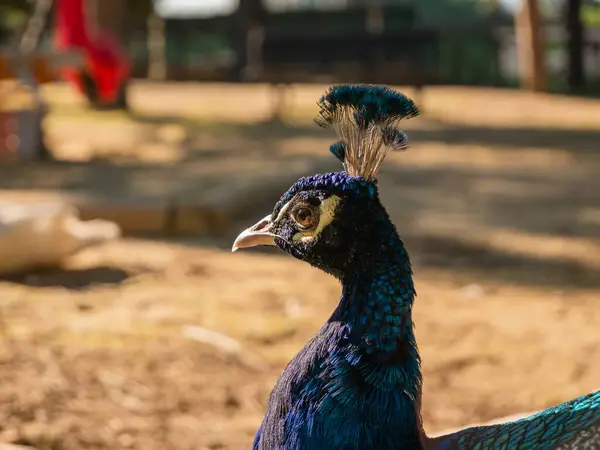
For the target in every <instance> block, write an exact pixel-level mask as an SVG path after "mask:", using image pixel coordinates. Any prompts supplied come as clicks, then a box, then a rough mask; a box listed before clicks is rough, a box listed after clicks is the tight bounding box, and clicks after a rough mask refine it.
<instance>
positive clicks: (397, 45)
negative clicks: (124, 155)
mask: <svg viewBox="0 0 600 450" xmlns="http://www.w3.org/2000/svg"><path fill="white" fill-rule="evenodd" d="M402 11H403V9H401V8H398V11H395V12H393V11H392V12H389V11H385V14H384V17H385V23H384V26H383V31H381V32H379V33H373V32H369V31H368V30H367V29H366V27H365V23H366V22H368V18H367V16H366V15H367V13H366V12H365V11H364V10H360V9H358V10H356V9H355V10H352V9H351V10H344V11H335V12H322V11H318V12H315V11H293V12H285V13H272V14H270V15H269V16H268V19H267V21H266V23H265V25H264V26H263V27H262V29H261V30H260V32H259V33H258V34H259V36H258V37H257V39H256V40H258V41H260V42H259V44H258V45H257V47H258V55H257V56H256V57H255V60H257V64H256V66H257V67H256V70H255V73H254V74H250V75H249V74H244V73H242V72H243V70H244V67H245V66H246V65H245V63H247V62H248V61H247V55H246V54H245V53H246V52H247V50H248V49H247V46H248V42H246V41H245V40H244V39H245V38H246V36H242V33H241V32H240V30H239V21H238V20H237V19H236V17H235V15H231V16H219V17H211V18H202V19H197V18H195V19H167V20H166V21H165V40H166V49H165V53H166V65H167V67H166V72H167V79H169V80H179V81H185V80H194V81H240V80H244V81H253V80H254V81H269V82H277V81H280V82H310V81H321V82H331V81H340V80H341V81H356V82H359V81H364V82H373V83H390V84H403V83H412V84H453V85H484V86H513V85H515V84H516V82H517V76H518V68H517V51H516V43H515V33H514V27H513V25H512V22H510V21H508V22H507V21H506V20H503V21H502V20H501V21H498V20H492V19H490V20H478V21H476V22H474V23H471V24H470V25H465V24H461V25H460V26H459V25H456V24H453V23H447V24H439V25H429V26H424V25H420V24H418V23H416V20H415V19H414V17H413V16H414V15H411V13H410V11H408V12H407V11H406V10H404V13H402ZM250 34H251V33H250ZM545 34H546V37H547V61H548V66H549V75H550V77H551V80H554V85H556V86H555V87H557V88H559V89H560V88H561V87H562V86H561V84H562V83H564V80H565V79H566V72H567V48H566V34H565V32H564V27H563V25H562V24H556V23H550V24H547V26H546V29H545ZM145 38H146V35H145V31H144V30H138V32H136V33H134V34H133V35H132V39H131V42H130V51H131V54H132V56H133V57H134V61H135V67H134V75H135V76H136V77H140V78H144V77H146V75H147V67H148V56H147V55H148V54H147V50H146V46H145ZM584 54H585V57H584V58H585V61H586V64H585V66H586V72H587V76H588V80H589V81H590V85H594V82H597V81H598V80H600V29H595V28H593V29H589V28H588V29H587V30H586V38H585V50H584Z"/></svg>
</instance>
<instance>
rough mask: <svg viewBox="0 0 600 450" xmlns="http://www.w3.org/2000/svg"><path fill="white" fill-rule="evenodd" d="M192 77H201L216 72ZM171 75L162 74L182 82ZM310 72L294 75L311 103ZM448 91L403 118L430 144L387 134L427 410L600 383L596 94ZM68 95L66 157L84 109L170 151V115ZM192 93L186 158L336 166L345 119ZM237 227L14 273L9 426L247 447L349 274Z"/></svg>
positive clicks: (17, 434)
mask: <svg viewBox="0 0 600 450" xmlns="http://www.w3.org/2000/svg"><path fill="white" fill-rule="evenodd" d="M184 88H185V90H186V92H195V94H194V95H196V96H197V98H198V99H202V98H206V97H208V98H210V95H209V94H211V93H212V92H213V90H209V91H202V89H199V88H197V90H193V89H192V88H191V87H189V86H185V87H184ZM144 89H146V91H144ZM150 89H151V88H149V87H148V86H144V85H139V86H137V87H135V89H134V94H135V97H134V99H135V100H136V102H137V103H136V102H134V105H139V107H140V108H142V106H143V105H144V104H146V102H143V101H142V99H144V98H147V104H148V105H154V106H151V107H150V106H148V109H152V108H158V105H159V104H160V102H159V101H158V100H156V98H154V97H152V95H151V93H150ZM162 89H163V90H161V91H160V92H157V96H160V95H163V96H166V95H167V94H165V92H168V89H167V87H164V88H162ZM173 89H175V90H177V89H183V88H180V87H177V88H173ZM312 89H313V88H310V89H309V88H306V92H308V93H312ZM57 90H58V91H60V88H57ZM222 92H227V91H222ZM253 92H254V91H253ZM303 92H304V91H301V92H300V93H298V91H296V92H295V97H294V98H295V99H296V101H297V102H298V103H299V104H300V106H302V104H303V103H302V102H303V101H304V100H303V99H304V93H303ZM426 92H427V91H426ZM434 93H435V91H431V92H429V93H427V94H426V95H427V98H426V100H427V104H428V105H429V106H428V112H429V114H428V116H426V117H425V118H423V119H418V120H419V121H415V123H411V124H409V125H408V126H407V128H408V129H409V131H410V136H411V137H412V139H413V142H414V146H413V148H411V150H410V151H409V152H407V153H406V154H400V155H391V156H390V158H389V161H388V162H387V164H386V167H385V169H384V170H383V172H382V174H381V190H382V195H383V201H384V203H385V204H386V206H388V209H389V210H390V213H391V215H392V217H393V219H394V221H395V223H396V224H397V226H398V229H399V231H400V232H401V234H402V235H403V236H404V237H405V240H406V242H407V246H408V248H409V251H410V252H411V254H412V256H413V260H414V265H415V272H416V283H417V288H418V292H419V296H418V299H417V304H416V308H415V322H416V333H417V338H418V341H419V345H420V350H421V352H422V356H423V370H424V377H425V385H424V399H423V401H424V404H423V416H424V420H425V426H426V429H427V430H428V431H430V432H434V431H436V430H441V429H444V428H448V427H456V426H462V425H466V424H468V423H471V422H479V421H485V420H490V419H493V418H496V417H498V416H503V415H509V414H514V413H518V412H523V411H530V410H536V409H539V408H543V407H547V406H550V405H553V404H555V403H558V402H562V401H565V400H568V399H570V398H572V397H575V396H577V395H581V394H584V393H586V392H588V391H592V390H594V389H598V388H600V381H599V380H600V332H599V331H598V330H599V329H600V327H599V324H600V308H599V307H598V302H599V301H600V239H599V236H600V185H599V183H600V182H599V181H598V180H600V154H598V150H597V143H598V142H600V131H598V130H597V129H596V130H594V129H593V128H591V126H590V124H589V123H584V122H585V120H588V119H589V117H590V115H592V116H593V115H594V114H600V103H599V102H591V101H587V100H576V99H564V98H562V99H556V100H555V102H558V103H560V102H566V103H565V105H567V106H566V107H568V108H572V110H573V111H579V110H580V109H578V108H583V109H585V110H586V114H584V116H585V120H583V119H582V122H581V124H579V125H577V124H574V122H573V119H572V117H571V118H570V119H569V123H568V124H566V125H565V124H562V126H558V125H557V124H558V123H559V120H558V118H557V117H555V116H554V115H552V114H553V113H552V112H548V105H549V104H552V102H551V101H550V100H548V98H546V97H544V98H542V99H536V98H534V99H531V98H530V97H529V96H526V95H523V94H519V93H510V92H507V91H500V92H498V91H489V90H487V91H481V90H465V89H457V90H455V91H454V94H452V91H451V89H449V88H444V90H440V91H439V92H438V93H439V95H440V97H439V98H441V99H442V100H439V101H438V100H436V97H435V96H434V95H433V94H434ZM203 94H206V97H203ZM52 95H57V94H56V92H55V93H53V94H52ZM190 95H191V94H190ZM211 95H212V94H211ZM239 95H240V94H239V92H237V91H235V96H236V98H234V99H232V98H228V100H227V101H226V102H224V103H225V104H227V105H231V104H235V100H236V99H237V97H238V96H239ZM252 95H255V93H254V94H252ZM256 95H258V94H256ZM511 95H512V97H511ZM306 96H308V94H306ZM170 98H182V97H181V95H179V96H177V95H174V94H172V95H171V97H170ZM261 98H262V97H261ZM298 99H300V100H298ZM486 99H487V100H488V103H489V102H490V101H491V100H494V99H496V100H497V101H498V104H499V105H500V106H499V107H498V108H497V111H495V110H494V108H484V107H483V106H484V105H486ZM490 99H491V100H490ZM188 100H189V99H188ZM459 100H460V101H462V102H463V103H464V104H468V105H470V106H469V111H470V113H469V114H470V118H468V119H466V118H464V117H462V116H460V117H461V118H460V119H457V120H453V119H452V117H458V116H457V115H455V116H453V111H456V110H458V109H460V108H459V107H458V106H456V105H458V104H460V101H459ZM53 101H54V103H55V104H58V106H57V107H56V108H57V109H56V111H57V112H55V113H54V115H53V116H52V121H51V122H50V134H51V135H52V136H53V139H54V141H53V142H54V145H56V146H57V148H56V149H57V152H58V153H59V154H60V152H63V153H62V155H64V157H66V155H67V154H68V153H69V152H71V153H72V152H75V150H73V148H74V147H72V146H71V147H69V146H68V145H67V144H69V143H70V142H68V141H69V133H68V132H67V131H68V129H69V124H73V123H75V121H76V123H77V126H76V127H73V134H74V135H76V137H75V138H71V143H74V144H76V143H78V142H79V143H80V144H81V145H85V146H87V147H86V148H87V149H88V151H89V152H90V153H91V154H93V153H94V152H95V151H96V150H98V149H100V150H98V151H99V152H101V150H102V149H108V148H110V145H109V144H110V141H109V140H108V137H107V136H108V133H107V132H106V129H110V127H116V129H118V127H130V129H132V130H138V132H139V134H138V135H137V136H140V137H139V138H135V136H134V137H133V138H132V134H131V133H118V132H116V131H114V130H113V131H112V132H111V135H112V136H114V139H115V147H118V148H119V149H120V150H119V152H118V155H120V159H118V158H117V157H116V156H114V155H109V156H107V155H106V152H104V154H103V158H105V159H107V160H109V161H113V159H114V160H116V159H118V162H114V163H115V164H121V165H123V167H124V168H127V167H128V166H127V164H128V161H130V160H133V159H135V160H136V161H138V163H139V161H142V162H143V164H146V165H153V164H165V163H164V160H161V162H156V161H152V160H150V159H148V160H144V156H143V154H142V153H139V146H138V145H137V144H140V143H143V142H150V144H152V143H156V142H157V138H156V137H154V135H152V136H151V137H148V134H147V133H145V131H143V129H142V127H148V126H150V127H151V128H152V127H154V128H156V124H155V123H153V122H150V121H149V120H147V121H145V122H144V121H139V120H138V121H131V120H130V119H123V118H121V117H112V116H110V115H108V116H106V117H105V118H103V119H102V120H104V122H102V121H100V120H99V119H98V116H94V118H93V120H90V119H89V118H86V117H87V116H86V115H85V113H81V112H76V113H75V112H73V111H76V109H77V105H75V106H73V105H71V106H69V105H68V103H69V101H70V100H69V101H65V102H64V103H63V104H59V103H60V102H57V101H56V100H53ZM198 101H199V102H200V100H198ZM205 101H206V102H208V101H209V100H205ZM213 101H214V100H213ZM311 101H314V98H313V99H312V100H311ZM444 102H445V103H446V104H448V105H449V106H448V109H447V110H446V109H444V107H443V104H444ZM578 102H579V103H578ZM188 103H190V104H192V103H193V101H192V100H189V102H188ZM188 103H185V102H184V106H185V108H188V110H186V111H181V110H178V109H177V105H175V106H172V111H169V112H168V114H171V115H173V117H174V118H173V117H171V118H170V119H167V118H162V119H161V126H163V127H164V126H169V127H171V128H170V129H176V130H179V131H177V132H176V133H175V134H177V133H181V132H183V133H184V135H185V138H184V139H183V138H182V139H172V140H171V141H169V139H166V141H169V142H168V143H167V144H165V142H164V141H165V139H163V140H162V141H161V143H162V144H161V145H167V147H165V148H166V150H164V152H165V153H164V154H166V155H167V156H168V158H170V161H172V162H171V164H172V166H171V168H172V170H176V169H177V167H179V166H178V164H181V165H182V166H181V167H182V170H184V169H183V167H184V166H186V165H187V164H200V163H201V161H205V162H206V161H208V162H209V163H210V164H214V165H215V166H216V165H218V164H221V165H225V166H223V167H226V164H227V161H229V160H233V161H239V158H242V157H243V155H244V153H243V152H247V153H246V154H247V155H250V156H248V157H249V158H251V160H252V161H255V162H256V161H260V159H261V158H263V159H265V158H272V159H275V158H279V159H281V161H282V170H284V169H283V167H285V163H286V162H289V161H292V162H295V161H304V160H310V161H312V162H314V163H315V164H317V166H318V167H320V168H322V169H323V170H329V169H335V167H336V166H335V161H332V160H331V159H332V158H330V157H329V155H328V154H327V150H326V148H327V147H326V144H327V143H328V142H329V141H330V140H331V136H329V135H323V134H322V132H320V131H319V130H317V129H313V127H310V126H309V124H308V118H307V116H306V117H305V116H303V115H302V114H299V116H298V117H295V118H294V119H293V121H291V122H289V123H285V124H280V125H272V124H270V125H267V124H260V123H243V122H242V121H238V120H230V121H227V122H226V123H223V122H221V123H219V124H218V126H216V125H214V124H213V123H208V124H207V123H205V122H202V121H201V120H199V119H194V121H192V119H190V114H191V113H190V111H192V112H193V111H196V110H194V109H193V107H192V106H190V104H188ZM263 103H265V104H266V102H264V101H263ZM65 104H67V106H64V105H65ZM200 105H202V103H200ZM477 105H479V106H477ZM502 105H504V106H502ZM509 105H512V106H511V107H512V108H514V110H515V111H518V113H515V114H516V115H517V116H519V117H520V120H519V121H517V122H518V123H517V122H511V120H512V119H511V115H510V114H508V113H507V112H506V111H507V110H506V108H508V107H509ZM565 105H563V106H565ZM577 105H579V106H577ZM300 106H299V109H300V110H302V108H301V107H300ZM61 108H63V109H62V110H61ZM65 108H66V109H68V111H69V112H68V113H65ZM69 108H71V109H69ZM202 108H206V105H205V104H204V106H198V111H200V110H201V109H202ZM221 108H224V107H223V106H221ZM453 108H454V109H453ZM473 108H480V110H481V114H479V115H476V114H473V112H472V111H473ZM527 108H529V111H544V113H543V114H542V118H543V120H542V119H540V118H539V117H540V116H539V115H536V114H534V113H531V114H529V117H532V119H531V120H529V121H528V120H527V117H526V116H527V115H526V114H523V113H522V111H524V110H525V109H527ZM569 110H570V109H569ZM444 111H446V113H444V114H443V112H444ZM448 111H449V112H448ZM438 112H439V113H438ZM146 113H148V112H146ZM148 114H149V113H148ZM223 114H224V113H223ZM494 114H497V121H494ZM556 114H558V113H556ZM560 114H562V116H563V117H564V116H565V115H566V113H565V112H564V110H563V111H562V113H560ZM574 114H575V112H574ZM178 115H179V116H185V115H187V118H186V119H185V121H183V119H181V118H178ZM199 115H201V114H200V113H199ZM74 116H77V117H76V118H74ZM176 116H177V117H176ZM217 116H218V114H217ZM598 117H600V116H598ZM223 120H224V119H223ZM589 120H591V119H589ZM250 122H252V121H250ZM596 123H600V122H598V121H597V122H596ZM149 124H150V125H149ZM102 127H105V128H104V130H105V131H104V133H101V131H102V129H103V128H102ZM86 130H87V131H86ZM98 130H100V131H98ZM182 130H183V131H182ZM99 132H100V133H101V134H100V135H99V134H98V133H99ZM52 133H53V134H52ZM127 139H129V141H127V142H125V143H123V142H124V140H127ZM135 139H139V140H138V141H136V140H135ZM65 142H66V143H67V144H65ZM98 142H100V143H101V144H98ZM107 142H108V143H107ZM119 142H121V143H119ZM174 142H175V143H174ZM61 143H62V144H64V146H63V147H61V148H58V147H60V145H61ZM136 143H137V144H136ZM74 144H73V145H74ZM169 145H170V146H171V147H169ZM241 146H243V147H241ZM170 148H173V149H175V150H176V151H173V152H171V151H170V150H169V149H170ZM127 152H129V153H127ZM136 152H137V153H136ZM182 152H183V153H182ZM182 154H184V155H185V157H182V156H181V155H182ZM169 155H170V156H169ZM173 155H175V156H173ZM177 155H179V156H177ZM111 158H113V159H111ZM165 158H167V157H165ZM178 158H179V159H178ZM321 158H322V160H321ZM236 164H237V163H236ZM253 164H254V163H253ZM256 164H258V163H256ZM235 167H236V168H237V167H238V166H237V165H236V166H235ZM252 167H255V166H252ZM257 167H258V166H257ZM21 188H22V186H21ZM107 188H108V187H107ZM248 201H249V202H251V203H252V202H254V203H252V204H256V205H257V206H256V211H252V209H250V212H249V213H248V218H247V220H243V221H242V222H241V223H240V224H239V228H240V229H241V228H242V227H243V226H245V225H247V224H249V223H251V222H252V220H254V219H255V218H259V217H262V216H264V214H266V212H268V211H265V210H264V207H263V206H262V204H263V203H264V199H248ZM258 205H261V206H260V207H259V206H258ZM234 234H235V233H234V230H230V231H229V232H228V233H227V235H226V236H225V237H223V238H222V239H218V240H217V239H209V238H206V239H197V240H190V241H178V242H175V241H168V240H162V241H161V240H156V239H154V240H148V239H132V238H131V239H130V238H128V239H124V240H122V241H120V242H115V243H112V244H110V245H107V246H105V247H102V248H98V249H94V250H90V251H87V252H85V253H82V254H80V255H79V256H78V257H76V258H75V259H73V260H72V261H70V262H69V263H68V265H67V266H66V267H65V268H64V269H61V270H56V271H52V272H48V273H38V274H29V275H27V276H23V277H19V278H15V279H12V280H5V281H2V282H0V333H1V336H2V338H1V340H0V367H1V369H0V442H13V443H21V444H29V445H34V446H36V447H37V448H39V449H52V450H59V449H60V450H76V449H77V450H79V449H103V450H104V449H121V448H122V449H144V450H153V449H157V450H158V449H190V450H191V449H194V450H195V449H202V450H204V449H214V450H216V449H243V448H249V446H250V443H251V439H252V437H253V435H254V432H255V429H256V427H257V425H258V423H259V421H260V419H261V417H262V413H263V411H264V407H265V402H266V398H267V395H268V393H269V391H270V388H271V387H272V385H273V383H274V381H275V380H276V378H277V376H278V374H279V372H280V371H281V369H282V368H283V366H284V365H285V363H286V362H287V361H288V360H289V359H290V358H291V357H292V356H293V355H294V354H295V353H296V352H297V351H298V350H299V349H300V348H301V346H302V345H303V343H304V342H305V341H306V340H307V339H308V338H310V337H311V336H312V335H313V334H314V333H315V332H316V330H317V329H318V328H319V326H320V325H321V323H322V322H323V321H324V320H325V319H326V318H327V316H328V314H329V313H330V311H331V310H332V309H333V307H334V306H335V303H336V300H337V298H338V295H339V286H338V285H337V282H336V281H335V280H333V279H331V278H329V277H328V276H326V275H324V274H322V273H319V272H317V271H316V270H314V269H312V268H311V267H308V266H307V265H305V264H303V263H301V262H298V261H295V260H293V259H292V258H291V257H288V256H286V255H282V254H280V253H278V252H276V251H248V252H246V253H243V252H238V253H235V254H231V253H229V251H228V248H229V246H230V244H231V239H232V238H233V237H234ZM193 326H200V327H203V328H204V329H207V330H212V331H215V332H218V333H221V334H222V335H224V336H226V337H228V338H231V339H234V340H235V341H236V342H237V343H238V344H239V346H240V348H241V350H240V348H236V347H235V346H233V347H232V346H231V345H230V346H227V345H226V344H228V343H229V341H228V340H227V339H226V338H223V337H220V338H217V343H218V344H217V345H215V344H214V343H207V342H198V341H196V340H194V339H193V331H194V329H193V328H190V327H193ZM210 336H212V335H210ZM213 337H214V336H213Z"/></svg>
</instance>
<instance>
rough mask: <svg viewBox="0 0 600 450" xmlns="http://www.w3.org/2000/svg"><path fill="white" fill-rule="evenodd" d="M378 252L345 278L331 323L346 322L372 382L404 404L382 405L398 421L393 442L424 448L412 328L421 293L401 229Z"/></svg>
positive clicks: (387, 239) (418, 366) (381, 243)
mask: <svg viewBox="0 0 600 450" xmlns="http://www.w3.org/2000/svg"><path fill="white" fill-rule="evenodd" d="M374 248H375V249H376V250H375V251H372V252H371V253H370V254H369V256H367V257H366V258H364V259H363V260H362V263H361V264H357V265H356V270H355V271H354V273H347V274H345V276H344V277H343V278H342V285H343V290H342V296H341V300H340V303H339V305H338V308H337V309H336V311H335V312H334V314H333V316H332V318H331V320H334V321H341V322H344V323H345V326H346V329H347V330H348V341H349V344H350V345H351V347H353V348H356V349H357V350H358V352H357V353H358V354H359V355H360V356H359V357H358V358H357V359H359V360H360V363H359V364H360V365H361V369H360V370H361V371H362V372H364V373H369V377H368V378H369V383H373V386H374V387H375V389H377V390H378V391H379V392H381V393H385V394H384V396H385V398H387V399H389V398H396V399H398V400H397V402H389V403H388V404H387V406H386V407H383V406H382V404H378V405H379V406H377V408H384V409H385V411H384V412H385V414H387V415H389V416H390V417H392V416H393V417H395V418H396V419H397V421H396V422H394V423H393V424H390V427H391V428H393V429H394V431H395V433H396V434H395V437H393V438H392V437H390V439H394V442H395V443H401V444H402V446H401V447H400V448H406V449H413V448H421V447H422V443H423V442H424V441H423V439H424V432H423V427H422V422H421V417H420V404H421V386H422V377H421V370H420V358H419V353H418V349H417V345H416V341H415V336H414V332H413V323H412V304H413V300H414V297H415V295H416V292H415V288H414V284H413V278H412V271H411V267H410V260H409V257H408V254H407V252H406V249H405V248H404V245H403V244H402V241H401V240H400V238H399V237H398V236H397V234H396V232H395V230H393V233H392V234H391V236H389V235H388V236H386V237H385V238H384V239H383V240H382V241H381V242H380V244H379V245H377V246H376V247H374ZM392 393H395V395H397V397H394V396H392V397H390V395H392ZM392 405H393V406H392Z"/></svg>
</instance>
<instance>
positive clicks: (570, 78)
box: [565, 0, 585, 92]
mask: <svg viewBox="0 0 600 450" xmlns="http://www.w3.org/2000/svg"><path fill="white" fill-rule="evenodd" d="M581 4H582V1H581V0H567V2H566V11H565V13H566V14H565V16H566V29H567V42H568V43H567V48H568V54H569V67H568V75H567V82H568V85H569V90H570V91H571V92H573V91H577V90H580V89H582V88H584V87H585V67H584V59H583V58H584V43H585V42H584V40H585V39H584V28H583V23H582V21H581V15H580V13H581Z"/></svg>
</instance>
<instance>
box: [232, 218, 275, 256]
mask: <svg viewBox="0 0 600 450" xmlns="http://www.w3.org/2000/svg"><path fill="white" fill-rule="evenodd" d="M272 225H273V223H272V222H271V215H268V216H267V217H265V218H264V219H262V220H259V221H258V222H257V223H256V224H254V225H252V226H251V227H250V228H247V229H245V230H244V231H242V232H241V233H240V235H239V236H238V237H237V238H235V241H234V242H233V247H231V251H232V252H235V251H236V250H237V249H239V248H249V247H256V246H257V245H275V238H276V237H277V235H276V234H273V233H271V232H270V231H269V230H270V228H271V226H272Z"/></svg>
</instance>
